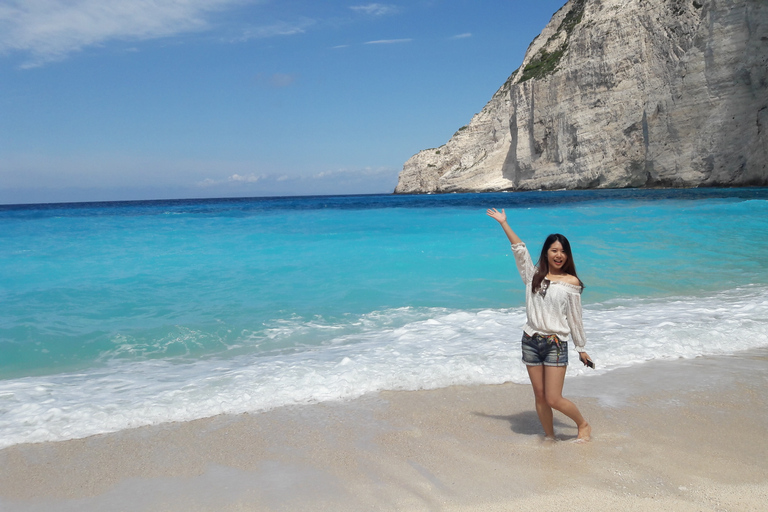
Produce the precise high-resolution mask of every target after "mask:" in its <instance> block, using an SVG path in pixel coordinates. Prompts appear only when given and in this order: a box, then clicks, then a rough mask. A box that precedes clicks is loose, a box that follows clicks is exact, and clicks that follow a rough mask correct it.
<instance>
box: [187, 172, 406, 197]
mask: <svg viewBox="0 0 768 512" xmlns="http://www.w3.org/2000/svg"><path fill="white" fill-rule="evenodd" d="M398 174H399V169H390V168H387V167H364V168H353V169H350V168H342V169H334V170H327V171H322V172H318V173H315V174H312V175H293V176H291V175H286V174H256V173H249V174H232V175H231V176H228V177H225V178H219V179H215V178H205V179H203V180H200V181H197V182H196V183H195V186H196V187H197V188H201V189H213V188H215V189H218V190H237V189H241V190H242V189H243V188H244V187H245V188H246V189H247V190H252V188H251V187H252V186H253V185H255V184H258V186H259V187H266V188H265V189H264V190H269V189H270V187H274V186H275V185H277V184H283V186H288V187H295V190H296V191H300V192H301V193H308V192H312V191H315V190H317V191H319V190H322V191H323V193H325V192H327V190H326V188H327V189H328V190H331V191H332V190H333V189H334V187H339V188H338V190H341V191H347V192H348V191H349V189H348V188H347V187H348V186H362V185H364V184H365V183H383V184H386V186H389V184H390V183H391V184H392V188H394V184H395V183H396V182H397V176H398ZM386 186H385V187H382V186H379V187H378V188H379V189H381V190H386ZM232 187H234V188H232ZM317 187H320V188H319V189H318V188H317ZM285 190H290V189H285ZM363 190H364V189H363Z"/></svg>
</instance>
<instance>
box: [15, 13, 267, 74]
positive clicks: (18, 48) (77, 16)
mask: <svg viewBox="0 0 768 512" xmlns="http://www.w3.org/2000/svg"><path fill="white" fill-rule="evenodd" d="M246 1H248V0H185V1H179V0H121V1H119V0H69V1H61V0H5V1H4V2H3V3H2V4H0V54H3V53H6V54H7V53H10V52H22V53H26V54H28V55H29V58H28V59H27V61H26V62H25V63H24V64H23V67H35V66H40V65H43V64H46V63H49V62H54V61H59V60H63V59H65V58H66V57H67V56H69V55H70V54H72V53H74V52H78V51H80V50H82V49H83V48H86V47H88V46H93V45H98V44H102V43H105V42H107V41H111V40H123V41H141V40H148V39H156V38H161V37H169V36H173V35H176V34H180V33H187V32H193V31H201V30H206V29H209V28H210V22H209V20H208V17H209V16H210V15H211V14H213V13H214V12H219V11H223V10H226V9H229V8H233V7H235V6H237V5H242V4H244V3H246ZM254 1H259V0H250V2H249V3H253V2H254Z"/></svg>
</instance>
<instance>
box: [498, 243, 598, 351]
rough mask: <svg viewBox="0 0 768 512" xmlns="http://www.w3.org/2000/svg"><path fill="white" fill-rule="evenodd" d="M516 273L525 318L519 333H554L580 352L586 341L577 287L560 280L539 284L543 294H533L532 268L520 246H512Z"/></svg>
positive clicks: (523, 249) (523, 245)
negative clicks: (522, 288)
mask: <svg viewBox="0 0 768 512" xmlns="http://www.w3.org/2000/svg"><path fill="white" fill-rule="evenodd" d="M512 254H514V256H515V263H516V264H517V270H518V271H519V272H520V277H522V278H523V282H524V283H525V312H526V314H527V316H528V319H527V322H526V323H525V325H524V326H523V330H524V331H525V332H526V334H528V335H529V336H533V335H534V334H536V333H539V334H543V335H545V336H546V335H549V334H557V337H558V338H560V339H561V340H562V341H568V340H569V339H571V338H572V339H573V344H574V345H575V346H576V350H577V351H578V352H583V351H584V345H585V344H586V342H587V338H586V336H585V335H584V325H583V323H582V320H581V290H582V287H581V286H576V285H572V284H570V283H564V282H561V281H550V280H548V279H545V280H544V281H542V284H541V286H542V288H544V287H546V293H544V294H542V293H540V291H539V292H536V293H533V289H532V282H533V274H534V273H535V272H536V267H535V266H534V265H533V261H532V260H531V255H530V253H529V252H528V248H527V247H526V246H525V244H524V243H519V244H513V245H512Z"/></svg>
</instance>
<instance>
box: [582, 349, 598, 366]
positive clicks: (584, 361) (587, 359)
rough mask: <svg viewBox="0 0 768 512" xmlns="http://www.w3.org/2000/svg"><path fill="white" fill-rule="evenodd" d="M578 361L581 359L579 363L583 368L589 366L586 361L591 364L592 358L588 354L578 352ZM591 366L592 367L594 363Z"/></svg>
mask: <svg viewBox="0 0 768 512" xmlns="http://www.w3.org/2000/svg"><path fill="white" fill-rule="evenodd" d="M579 359H581V362H582V363H584V366H589V365H588V364H587V361H589V362H592V358H591V357H589V354H587V353H586V352H579ZM592 364H593V365H594V363H592Z"/></svg>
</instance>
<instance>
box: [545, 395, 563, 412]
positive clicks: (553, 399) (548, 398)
mask: <svg viewBox="0 0 768 512" xmlns="http://www.w3.org/2000/svg"><path fill="white" fill-rule="evenodd" d="M543 398H544V402H545V403H546V404H547V405H548V406H549V407H551V408H553V409H559V406H560V402H561V401H562V400H563V396H562V395H559V394H558V395H554V394H553V395H550V394H545V395H544V397H543Z"/></svg>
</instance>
